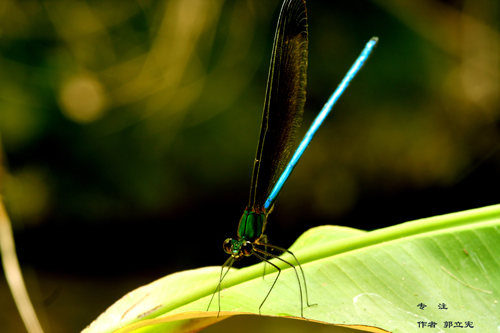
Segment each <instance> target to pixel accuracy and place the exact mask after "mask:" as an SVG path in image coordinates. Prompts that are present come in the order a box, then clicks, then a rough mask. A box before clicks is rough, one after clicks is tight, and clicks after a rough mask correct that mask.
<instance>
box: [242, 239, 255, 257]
mask: <svg viewBox="0 0 500 333" xmlns="http://www.w3.org/2000/svg"><path fill="white" fill-rule="evenodd" d="M241 252H243V255H244V256H245V257H249V256H251V255H252V254H253V244H252V243H250V242H245V243H244V244H243V245H242V246H241Z"/></svg>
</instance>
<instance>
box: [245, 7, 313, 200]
mask: <svg viewBox="0 0 500 333" xmlns="http://www.w3.org/2000/svg"><path fill="white" fill-rule="evenodd" d="M307 44H308V40H307V12H306V4H305V1H304V0H285V2H284V3H283V6H282V7H281V13H280V16H279V20H278V27H277V28H276V34H275V36H274V46H273V53H272V56H271V65H270V68H269V77H268V79H267V90H266V98H265V101H264V113H263V115H262V125H261V128H260V136H259V144H258V147H257V154H256V157H255V162H254V169H253V174H252V184H251V188H250V200H249V206H252V207H254V208H259V209H260V208H262V207H263V206H264V202H265V201H266V199H267V197H268V195H269V193H270V192H271V190H272V189H273V187H274V185H275V184H276V182H277V180H278V178H279V176H280V175H281V173H282V172H283V170H284V169H285V167H286V165H287V163H288V160H289V158H290V153H291V152H292V149H293V144H294V141H295V138H296V136H297V130H298V128H299V126H300V123H301V122H302V114H303V112H304V103H305V99H306V92H305V88H306V71H307Z"/></svg>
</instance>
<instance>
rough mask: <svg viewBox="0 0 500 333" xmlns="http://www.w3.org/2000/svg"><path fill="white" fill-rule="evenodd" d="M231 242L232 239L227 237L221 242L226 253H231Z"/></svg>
mask: <svg viewBox="0 0 500 333" xmlns="http://www.w3.org/2000/svg"><path fill="white" fill-rule="evenodd" d="M232 243H233V239H232V238H228V239H226V240H225V241H224V244H222V248H223V249H224V252H226V253H227V254H231V253H232V247H233V245H232Z"/></svg>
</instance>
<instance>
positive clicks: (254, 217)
mask: <svg viewBox="0 0 500 333" xmlns="http://www.w3.org/2000/svg"><path fill="white" fill-rule="evenodd" d="M266 223H267V217H266V211H265V209H262V211H258V210H255V209H253V208H250V207H247V208H246V209H245V211H244V212H243V216H242V217H241V219H240V223H239V225H238V237H239V239H242V240H246V241H249V242H252V243H254V242H255V241H257V240H258V239H259V238H260V237H261V236H262V235H263V234H264V230H265V229H266Z"/></svg>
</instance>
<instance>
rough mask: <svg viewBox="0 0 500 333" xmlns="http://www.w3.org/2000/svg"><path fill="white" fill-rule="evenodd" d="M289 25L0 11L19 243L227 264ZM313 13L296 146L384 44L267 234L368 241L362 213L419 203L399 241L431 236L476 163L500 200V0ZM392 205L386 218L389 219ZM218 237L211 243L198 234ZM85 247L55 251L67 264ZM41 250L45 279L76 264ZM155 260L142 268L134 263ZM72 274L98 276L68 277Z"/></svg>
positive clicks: (342, 7)
mask: <svg viewBox="0 0 500 333" xmlns="http://www.w3.org/2000/svg"><path fill="white" fill-rule="evenodd" d="M280 5H281V1H280V0H165V1H157V0H133V1H128V0H127V1H117V0H105V1H82V0H66V1H56V0H23V1H15V0H2V1H0V137H1V143H2V149H3V154H4V155H3V158H2V161H3V165H4V167H5V168H6V169H7V170H8V173H7V175H6V176H5V178H4V179H2V195H3V196H4V199H5V202H6V205H7V208H8V210H9V213H10V214H11V217H12V221H13V223H14V224H15V225H14V227H17V229H18V232H20V233H21V232H22V231H20V230H21V229H22V226H23V225H24V227H25V228H28V229H30V228H31V229H34V230H37V231H38V230H39V229H38V228H40V229H42V228H44V227H45V226H47V225H57V226H65V225H66V226H69V225H82V226H88V228H94V229H93V230H95V234H94V233H91V235H92V236H88V234H86V236H82V237H87V238H86V239H87V240H88V239H91V240H93V241H94V242H93V243H92V246H90V248H93V247H97V245H96V244H99V243H100V242H99V241H97V240H95V239H94V238H93V237H94V236H96V237H97V236H98V235H99V234H100V232H101V230H102V229H104V228H106V226H111V228H116V229H113V232H115V233H116V234H112V235H113V236H114V237H108V236H107V235H108V234H106V236H102V237H103V239H105V241H103V242H107V241H111V238H116V239H119V240H123V239H128V238H127V237H133V234H134V232H138V231H139V230H146V231H145V232H149V233H150V234H160V235H161V234H162V232H166V233H165V237H164V238H165V239H166V240H165V244H167V245H168V249H166V250H167V251H170V252H169V253H170V256H169V257H168V258H169V259H170V260H172V261H177V262H181V261H182V262H184V260H186V259H187V258H190V257H191V258H193V257H198V256H199V255H200V254H201V253H200V252H203V253H204V252H207V253H214V252H215V251H219V252H221V253H222V251H221V250H220V245H221V243H222V240H223V239H224V236H223V235H222V234H224V235H228V236H230V235H232V232H235V231H236V230H235V229H236V225H237V221H238V218H239V216H238V214H239V212H240V211H242V210H243V209H244V206H245V204H246V196H247V191H248V187H249V184H250V176H251V168H252V161H253V158H254V153H255V148H256V144H257V138H258V132H259V126H260V120H261V112H262V106H263V101H264V92H265V84H266V79H267V72H268V65H269V57H270V54H271V47H272V40H273V36H274V29H275V24H276V21H277V15H278V8H279V6H280ZM307 6H308V16H309V69H308V87H307V101H306V110H305V116H304V117H305V119H304V122H303V125H302V128H301V131H302V133H304V132H305V130H306V129H307V127H308V126H309V124H310V123H311V121H312V119H313V117H314V116H315V115H316V114H317V112H318V111H319V110H320V108H321V107H322V106H323V103H325V102H326V100H327V98H328V96H329V95H330V94H331V92H332V91H333V89H334V88H335V87H336V85H337V84H338V82H339V81H340V79H341V78H342V77H343V75H344V74H345V72H346V71H347V69H348V68H349V66H350V65H351V64H352V62H353V61H354V59H355V58H356V56H357V55H358V54H359V52H360V51H361V49H362V47H363V45H364V44H365V43H366V41H368V39H369V38H370V37H372V36H378V37H379V38H380V43H379V46H378V49H377V50H376V52H375V53H374V55H373V57H372V59H370V61H369V62H368V63H367V65H366V67H365V68H364V69H363V70H362V71H361V73H360V75H359V76H358V77H357V78H356V79H355V80H354V82H353V83H352V85H351V87H350V88H349V89H348V90H347V92H346V94H345V95H344V96H343V97H342V98H341V100H340V102H339V104H338V105H337V106H336V108H335V110H334V112H333V114H332V115H331V116H330V117H329V119H328V120H327V122H326V123H325V124H324V125H323V128H322V129H321V130H320V131H319V133H318V135H317V136H316V137H315V139H314V140H313V143H312V145H311V146H310V147H309V149H308V151H307V152H306V154H305V155H304V158H303V159H302V161H301V162H300V163H299V164H298V166H297V168H296V170H295V171H294V175H293V176H292V177H291V179H290V181H289V182H288V183H287V186H286V187H285V189H284V191H283V193H282V194H281V195H280V198H279V199H278V205H277V209H276V210H277V211H276V212H275V213H273V217H272V218H273V221H272V223H270V225H272V226H275V227H276V228H280V226H281V227H282V226H286V229H285V230H287V231H286V232H288V231H290V230H298V231H296V232H295V234H294V232H292V231H290V233H291V234H294V235H295V237H296V236H298V234H299V233H300V232H302V231H305V230H306V229H307V227H308V226H307V223H313V224H312V225H315V224H314V222H310V220H311V221H312V220H313V218H316V219H320V220H323V221H328V222H325V223H342V222H338V221H339V219H340V218H342V217H346V216H350V215H349V214H357V215H353V216H354V217H351V220H350V221H356V222H359V223H363V219H365V217H366V216H370V218H373V220H368V221H366V222H365V223H366V226H363V225H352V226H354V227H358V228H365V229H370V228H376V227H377V224H376V223H375V222H374V220H375V217H374V216H376V215H378V212H375V211H373V210H372V209H373V206H368V207H369V208H366V206H363V205H362V203H363V202H366V201H370V200H372V201H373V200H376V199H377V198H382V199H383V198H394V200H397V199H398V197H401V198H402V197H403V195H402V194H401V193H413V192H415V193H416V192H419V191H421V193H424V194H421V196H420V197H419V198H420V199H417V200H416V201H415V202H412V203H411V205H413V206H414V207H415V210H416V211H418V213H416V215H415V214H414V215H411V214H410V215H405V216H404V217H402V218H396V217H395V218H394V220H392V222H390V223H396V222H395V221H399V222H403V221H405V220H406V219H409V218H416V217H426V216H427V215H426V214H427V212H424V211H423V210H421V208H422V206H424V205H425V206H430V205H431V204H435V205H436V206H441V207H443V205H444V203H445V201H446V200H448V201H449V202H451V203H453V204H454V205H451V204H450V206H448V207H451V208H449V209H453V210H460V209H466V208H473V207H475V206H470V205H472V204H470V205H467V204H463V205H460V204H458V202H459V200H463V201H464V202H472V201H473V200H476V199H477V197H478V196H477V191H476V189H470V190H468V191H465V192H463V191H462V192H458V191H457V193H461V194H460V195H459V197H458V198H457V197H446V196H440V195H439V194H438V195H436V196H430V195H429V192H428V191H430V190H434V189H442V188H450V189H453V188H454V186H456V185H457V184H460V183H461V182H462V181H463V180H464V178H465V179H466V178H467V177H468V176H469V174H470V172H471V171H470V170H472V172H473V171H474V170H476V168H477V164H476V162H478V161H479V162H480V164H479V165H481V164H482V163H488V165H489V169H488V170H489V171H490V173H488V175H487V180H486V181H485V183H484V185H482V186H489V185H491V186H492V188H496V187H497V186H498V184H496V178H492V175H497V176H498V171H497V170H498V166H499V163H500V154H499V153H498V149H499V148H498V147H499V126H498V123H499V117H500V112H499V111H500V108H499V104H500V99H499V96H500V93H499V92H500V80H499V78H500V69H499V64H500V61H499V60H500V38H499V22H500V20H499V13H500V10H499V9H500V8H499V7H500V3H499V2H498V1H497V0H482V1H475V0H463V1H458V0H457V1H453V0H451V1H438V0H421V1H391V0H373V1H361V0H360V1H327V2H325V1H315V0H310V1H308V2H307ZM300 137H301V134H300V133H299V138H300ZM452 192H453V191H450V192H447V193H452ZM497 192H498V191H497ZM463 193H466V195H464V194H463ZM485 193H486V192H485ZM427 197H429V198H431V199H429V200H430V201H428V202H425V198H427ZM382 199H381V200H382ZM499 199H500V198H499V197H498V195H493V196H491V195H490V197H489V198H487V199H484V200H483V201H479V200H476V201H474V202H475V203H477V205H485V204H489V203H494V202H498V200H499ZM390 200H392V199H389V201H390ZM419 200H420V201H419ZM424 202H425V204H424ZM377 203H378V202H377ZM233 204H235V205H236V206H237V207H236V208H232V206H233ZM398 204H400V203H398ZM398 204H395V205H396V206H397V205H398ZM391 205H392V206H391ZM395 205H394V204H393V203H392V202H388V203H387V206H389V207H390V208H387V207H386V208H385V211H387V210H389V209H391V210H393V209H394V208H395V207H394V206H395ZM278 207H280V208H279V209H278ZM401 209H402V210H403V208H401ZM443 209H444V210H445V211H443ZM446 209H447V208H441V210H439V209H438V210H434V211H432V210H430V211H428V212H429V214H432V213H446V212H450V211H447V210H446ZM227 210H230V212H229V213H227V216H226V211H227ZM207 211H208V217H207ZM360 211H362V213H363V214H365V215H360V213H359V212H360ZM173 212H174V213H173ZM196 214H199V215H196ZM202 214H205V215H202ZM418 214H420V215H418ZM186 216H188V217H186ZM198 216H200V217H198ZM183 217H185V218H184V219H183ZM386 217H387V216H385V217H384V218H386ZM214 221H215V223H217V228H213V227H209V226H207V224H206V223H205V222H210V223H214ZM340 221H342V220H340ZM126 222H127V223H126ZM196 223H197V224H196ZM131 225H133V226H135V227H130V226H131ZM161 225H163V227H164V228H169V227H170V226H172V225H175V226H177V227H179V228H184V229H183V231H182V232H180V233H178V234H177V233H176V234H175V235H174V236H172V233H171V230H169V229H168V230H166V231H165V230H164V229H163V230H162V231H157V230H160V229H158V228H160V226H161ZM194 226H196V227H198V228H199V229H196V230H194V229H193V227H194ZM219 227H220V229H222V230H224V232H220V230H219V229H218V228H219ZM203 228H206V229H203ZM121 229H128V230H129V234H128V235H124V234H121V232H124V231H123V230H121ZM52 230H53V229H50V232H48V233H46V234H44V235H45V236H46V235H47V234H50V233H51V232H52ZM80 231H81V230H79V232H80ZM79 232H78V233H79ZM209 232H213V233H212V234H209ZM286 232H281V234H284V233H286ZM78 233H77V232H75V231H74V230H72V231H71V233H67V234H64V235H58V236H55V237H54V238H53V239H58V240H64V241H65V242H66V245H68V244H69V243H72V242H73V240H72V238H71V237H75V235H77V234H78ZM185 234H189V237H195V238H189V239H190V240H191V242H193V243H195V242H197V241H201V239H203V238H205V240H204V241H203V243H202V244H200V245H199V246H195V247H194V249H191V251H193V253H194V254H191V253H187V252H184V251H183V252H182V254H181V253H180V252H173V250H172V249H175V248H177V247H176V246H178V243H179V242H181V241H182V240H184V241H185V239H184V238H183V237H181V236H182V235H185ZM275 234H276V233H275ZM277 234H280V233H279V232H278V233H277ZM131 235H132V236H131ZM215 236H217V237H219V238H220V239H219V238H217V239H215V240H214V239H212V238H213V237H215ZM158 237H159V236H158ZM137 238H140V237H139V236H137ZM103 239H101V241H102V240H103ZM272 239H274V238H272ZM134 241H138V240H137V239H135V240H134ZM143 241H144V242H149V243H151V244H153V243H156V242H160V243H163V239H162V240H158V241H152V240H150V239H149V238H147V239H145V240H143ZM41 242H42V246H41V247H39V248H38V249H37V250H36V249H33V248H29V246H33V247H34V246H35V245H34V243H33V242H28V244H29V246H28V247H27V248H26V249H25V251H33V252H35V253H37V251H39V254H38V255H39V256H42V257H43V258H44V260H47V259H46V258H53V257H54V256H53V254H54V253H57V254H60V252H63V251H65V250H64V249H65V248H64V247H63V245H58V244H57V245H52V242H53V241H52V238H51V240H48V239H47V240H45V242H46V243H45V242H44V241H41ZM123 243H124V242H122V243H120V246H123V247H119V246H117V245H116V244H114V245H113V246H111V245H110V249H112V250H113V251H116V252H111V253H112V254H109V252H106V250H101V252H100V253H101V254H102V253H104V254H106V255H108V256H109V257H110V258H113V259H114V260H117V259H116V258H120V256H121V255H123V252H120V251H125V250H124V248H126V247H127V246H130V244H128V243H127V246H125V245H123ZM125 243H126V242H125ZM208 243H210V246H212V247H210V248H208V249H207V248H205V246H206V245H205V244H208ZM212 243H213V244H212ZM78 244H79V243H78ZM85 244H86V245H88V244H87V243H85ZM132 244H135V246H136V247H135V249H137V248H140V246H138V245H137V244H136V243H134V242H132ZM280 244H281V243H280ZM21 245H22V244H21ZM167 245H165V246H166V247H167ZM37 246H39V245H37ZM43 246H47V247H50V246H54V248H55V249H54V252H50V254H52V256H51V255H43V254H42V253H44V252H43V249H42V247H43ZM58 246H59V247H58ZM284 246H286V245H284ZM201 247H203V248H204V250H205V251H200V250H199V249H200V248H201ZM18 248H20V250H22V249H23V248H22V246H21V247H18ZM132 248H133V247H132ZM108 250H109V249H108ZM80 251H81V252H85V251H91V250H89V249H88V248H85V250H83V249H80ZM131 251H132V250H131ZM145 251H146V250H145ZM154 251H157V250H149V252H147V251H146V252H145V253H140V254H137V258H135V259H136V262H141V261H142V260H144V259H145V258H149V257H150V254H151V253H155V252H154ZM87 254H88V253H87ZM72 255H74V253H72ZM210 255H211V254H207V256H210ZM124 256H125V255H124ZM73 259H74V258H73ZM221 263H222V261H221ZM74 265H77V266H78V265H79V266H82V267H85V268H88V267H89V266H88V263H86V264H81V263H78V261H77V260H76V259H74ZM116 265H118V266H120V265H122V264H120V263H118V264H116ZM125 265H126V264H123V265H122V266H125ZM193 265H195V264H193ZM61 269H62V270H64V269H65V267H63V268H61ZM127 286H128V285H127ZM82 294H85V293H82ZM101 310H104V309H101ZM97 313H98V312H97ZM97 313H94V314H93V315H92V316H91V317H89V318H94V317H95V316H94V315H96V314H97ZM55 331H57V330H55ZM61 331H64V330H61Z"/></svg>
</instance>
